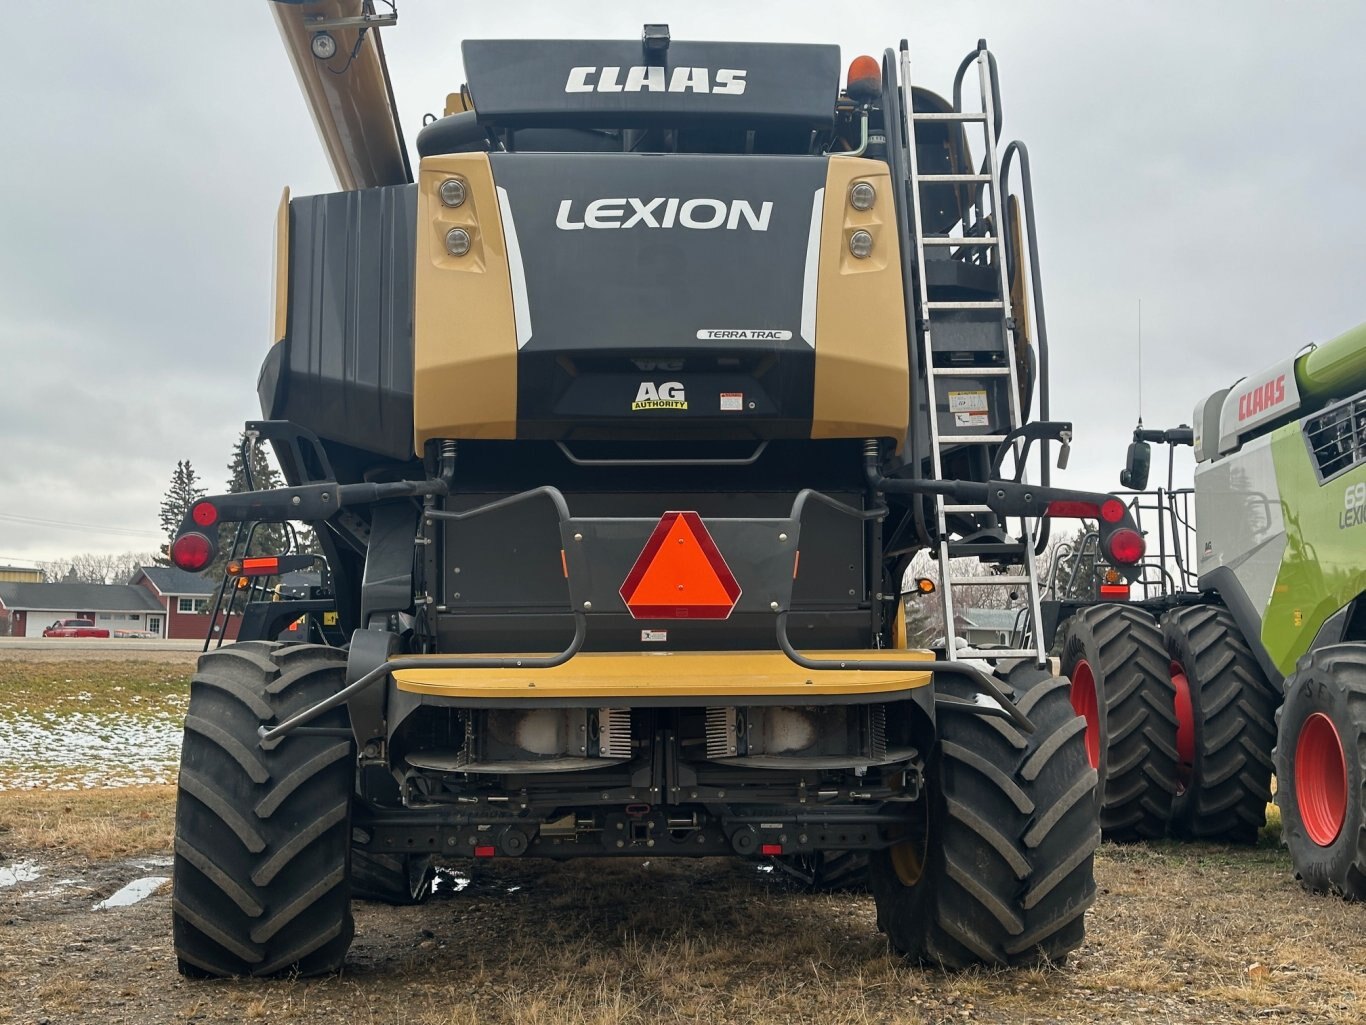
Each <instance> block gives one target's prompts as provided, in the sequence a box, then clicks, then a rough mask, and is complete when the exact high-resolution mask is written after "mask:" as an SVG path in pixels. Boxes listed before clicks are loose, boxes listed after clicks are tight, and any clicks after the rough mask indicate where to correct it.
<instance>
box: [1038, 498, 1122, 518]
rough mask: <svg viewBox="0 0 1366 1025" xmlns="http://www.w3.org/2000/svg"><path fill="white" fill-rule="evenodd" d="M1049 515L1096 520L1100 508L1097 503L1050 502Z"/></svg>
mask: <svg viewBox="0 0 1366 1025" xmlns="http://www.w3.org/2000/svg"><path fill="white" fill-rule="evenodd" d="M1048 515H1049V516H1064V517H1067V518H1068V519H1076V520H1094V519H1096V518H1097V517H1099V516H1100V506H1098V505H1096V503H1095V502H1070V501H1057V502H1049V503H1048ZM1121 515H1122V512H1121Z"/></svg>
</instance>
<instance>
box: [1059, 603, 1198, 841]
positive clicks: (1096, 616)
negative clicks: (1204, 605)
mask: <svg viewBox="0 0 1366 1025" xmlns="http://www.w3.org/2000/svg"><path fill="white" fill-rule="evenodd" d="M1082 661H1085V662H1086V664H1087V665H1088V666H1089V667H1090V670H1091V674H1092V677H1093V679H1094V680H1095V689H1096V726H1097V731H1096V732H1097V736H1096V737H1095V742H1096V746H1097V748H1098V752H1097V755H1098V756H1097V759H1096V772H1097V773H1098V774H1099V777H1100V781H1099V784H1098V785H1097V788H1096V799H1097V805H1098V809H1099V814H1100V828H1101V834H1102V835H1103V836H1104V837H1105V839H1107V840H1113V841H1115V842H1117V843H1131V842H1133V841H1136V840H1151V839H1157V838H1160V837H1163V836H1166V834H1167V822H1168V819H1169V818H1170V817H1171V809H1172V802H1173V800H1174V799H1175V797H1176V789H1177V782H1176V781H1177V775H1176V765H1177V756H1176V711H1175V708H1174V706H1173V704H1172V695H1173V690H1172V683H1171V675H1170V673H1169V672H1168V665H1169V660H1168V658H1167V651H1166V648H1165V647H1164V645H1163V642H1162V631H1161V630H1159V629H1158V626H1157V622H1156V620H1154V619H1153V617H1152V616H1151V615H1149V614H1148V613H1147V612H1145V611H1144V610H1143V609H1137V608H1133V607H1131V606H1127V605H1094V606H1091V607H1090V608H1085V609H1082V610H1081V611H1080V612H1078V613H1077V614H1076V615H1075V616H1073V617H1072V618H1071V619H1069V620H1068V621H1067V622H1066V623H1065V624H1064V626H1063V640H1062V675H1063V676H1066V677H1067V678H1068V679H1069V680H1070V679H1073V678H1074V674H1075V673H1076V672H1077V667H1078V664H1079V663H1080V662H1082Z"/></svg>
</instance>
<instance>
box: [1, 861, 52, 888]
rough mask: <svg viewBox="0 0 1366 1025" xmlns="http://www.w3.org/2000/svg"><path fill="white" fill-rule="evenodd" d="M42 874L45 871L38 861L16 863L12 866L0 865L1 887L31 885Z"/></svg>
mask: <svg viewBox="0 0 1366 1025" xmlns="http://www.w3.org/2000/svg"><path fill="white" fill-rule="evenodd" d="M42 874H43V870H42V868H41V867H39V865H38V863H37V862H36V861H16V862H14V863H13V864H11V865H0V886H14V885H15V884H17V883H31V882H33V880H35V879H37V878H38V877H39V876H40V875H42Z"/></svg>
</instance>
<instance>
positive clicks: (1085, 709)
mask: <svg viewBox="0 0 1366 1025" xmlns="http://www.w3.org/2000/svg"><path fill="white" fill-rule="evenodd" d="M1071 696H1072V708H1073V710H1074V711H1076V713H1077V715H1079V716H1081V717H1082V718H1083V719H1085V720H1086V757H1087V758H1089V759H1090V760H1091V768H1093V769H1098V768H1100V702H1099V700H1098V699H1097V698H1096V678H1095V676H1094V675H1093V674H1092V672H1091V666H1090V665H1089V664H1088V663H1087V661H1086V659H1082V660H1081V661H1079V662H1078V663H1077V664H1076V665H1075V666H1073V668H1072V694H1071Z"/></svg>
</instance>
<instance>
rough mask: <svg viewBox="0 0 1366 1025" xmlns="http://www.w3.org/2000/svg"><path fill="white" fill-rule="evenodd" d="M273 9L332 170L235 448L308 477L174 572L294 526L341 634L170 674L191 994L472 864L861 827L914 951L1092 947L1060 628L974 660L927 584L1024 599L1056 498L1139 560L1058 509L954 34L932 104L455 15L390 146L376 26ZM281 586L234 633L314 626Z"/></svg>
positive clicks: (629, 852) (1121, 541) (270, 970)
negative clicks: (187, 686) (952, 59)
mask: <svg viewBox="0 0 1366 1025" xmlns="http://www.w3.org/2000/svg"><path fill="white" fill-rule="evenodd" d="M273 7H274V11H275V15H276V17H277V18H278V19H279V22H280V25H281V28H282V31H283V36H284V39H285V41H286V44H287V48H288V50H289V53H290V56H291V58H292V60H293V62H294V66H295V69H296V71H297V72H298V76H299V80H300V82H301V84H302V87H303V91H304V94H305V96H306V97H307V98H308V101H309V104H310V106H311V108H312V110H313V114H314V117H315V119H316V121H317V123H318V128H319V133H320V136H321V138H322V140H323V143H324V146H325V148H326V150H327V153H328V155H329V157H330V158H331V161H332V164H333V167H334V169H335V171H336V175H337V178H338V181H339V182H340V184H341V187H342V191H340V192H338V193H335V194H332V195H322V196H311V197H306V198H294V199H289V198H288V197H286V199H285V201H284V202H282V203H281V206H280V211H279V220H278V224H277V231H276V295H275V321H274V334H273V336H272V340H273V341H274V342H275V344H274V345H273V346H272V347H271V348H270V351H269V353H268V354H267V356H266V360H265V364H264V367H263V368H262V371H261V376H260V382H259V393H260V399H261V405H262V409H263V412H264V414H265V418H264V419H262V420H260V421H256V422H252V423H250V424H249V425H248V431H249V435H250V437H251V438H253V439H255V440H268V441H269V442H270V443H271V444H272V446H273V448H274V450H275V453H276V456H277V458H278V461H279V463H280V465H281V467H282V469H283V472H284V476H285V478H286V480H287V482H288V485H289V486H288V487H284V488H280V489H278V490H271V491H257V492H250V493H246V494H236V495H218V496H213V497H210V498H207V499H204V500H202V501H200V502H199V503H197V504H196V505H195V506H194V507H193V508H192V510H191V511H190V513H189V514H188V515H187V517H186V519H185V522H184V524H183V525H182V528H181V531H180V533H179V536H178V537H177V539H176V541H175V542H174V544H173V546H172V558H173V559H174V561H175V562H176V564H177V565H179V566H180V567H182V568H185V569H190V570H201V569H203V568H204V567H205V566H208V565H210V563H211V562H212V561H213V559H214V557H215V554H216V548H217V532H218V529H219V527H220V525H222V524H225V523H246V522H267V523H269V522H282V521H290V520H301V521H305V522H307V523H309V524H311V525H312V526H314V528H315V529H316V530H317V534H318V537H319V539H320V542H321V545H322V548H323V550H324V551H325V553H326V563H327V567H328V569H329V571H330V579H331V586H332V589H333V591H334V593H335V614H336V616H337V617H338V618H339V624H338V626H339V628H340V629H341V630H342V631H343V633H344V635H345V636H346V637H347V638H348V639H349V643H348V644H347V645H346V647H345V648H344V649H339V648H334V647H328V646H325V645H280V644H277V643H272V642H269V641H267V640H265V639H250V638H248V639H245V640H244V641H243V642H242V643H238V644H235V645H229V646H224V647H221V648H219V649H217V650H214V651H210V652H208V653H207V654H206V655H205V656H204V657H203V658H202V659H201V661H200V664H199V669H198V672H197V673H196V675H195V677H194V681H193V683H192V686H191V698H190V708H189V714H188V717H187V720H186V732H185V744H184V754H183V762H182V768H181V773H180V782H179V788H180V789H179V804H178V808H177V822H176V841H175V851H176V864H175V885H174V911H175V918H174V929H175V949H176V953H177V956H178V958H179V960H180V965H181V968H182V970H183V971H184V972H186V973H188V974H203V975H211V976H221V975H238V974H253V975H269V974H274V973H280V972H292V971H297V972H301V973H317V972H326V971H330V970H332V969H335V968H337V967H338V966H339V965H340V964H341V963H342V961H343V958H344V956H345V953H346V950H347V946H348V944H349V943H350V940H351V934H352V918H351V910H350V902H351V898H352V896H353V895H355V896H360V897H366V898H377V899H381V900H388V901H391V902H396V903H416V902H419V901H421V900H422V899H423V898H424V897H426V896H427V895H428V893H429V892H430V886H431V881H432V877H433V872H434V864H435V862H436V861H437V860H438V859H441V860H451V859H457V858H519V857H540V858H554V859H563V858H571V857H579V856H592V857H602V856H613V855H625V856H636V857H638V856H642V855H648V856H650V857H652V858H655V857H661V856H666V855H686V856H694V857H696V856H715V855H735V856H740V857H745V858H752V859H761V858H773V857H800V858H805V859H815V860H817V861H820V860H821V859H824V858H827V857H829V858H832V859H833V858H836V857H838V856H840V855H842V854H844V853H846V852H855V853H858V854H862V855H865V856H867V858H868V860H869V863H870V875H871V886H872V890H873V893H874V896H875V898H876V903H877V909H878V920H879V924H880V926H881V928H882V929H883V930H884V931H885V932H886V933H887V934H888V936H889V938H890V940H891V943H892V945H893V947H894V948H895V949H897V950H899V951H901V952H903V953H904V954H906V955H908V956H909V957H911V958H914V959H917V960H921V961H925V962H928V963H933V964H936V965H944V966H949V967H963V966H969V965H976V964H988V965H1037V964H1041V963H1050V962H1056V961H1057V960H1059V959H1061V958H1063V957H1065V955H1066V954H1067V953H1068V952H1069V951H1071V950H1073V949H1075V948H1076V947H1077V945H1078V944H1080V943H1081V941H1082V936H1083V918H1084V913H1085V911H1086V908H1087V907H1088V906H1089V905H1090V903H1091V901H1092V899H1093V897H1094V895H1095V883H1094V880H1093V874H1092V852H1093V850H1094V848H1095V846H1096V843H1097V842H1098V840H1099V829H1098V826H1097V819H1096V805H1095V778H1096V777H1095V773H1094V772H1093V771H1092V769H1091V767H1090V766H1089V765H1088V764H1087V760H1086V753H1085V750H1084V746H1083V738H1082V732H1083V723H1082V722H1081V721H1080V720H1079V719H1078V718H1077V717H1076V716H1075V714H1074V713H1073V710H1072V707H1071V705H1070V704H1069V703H1068V688H1067V685H1066V683H1065V682H1064V681H1059V680H1056V679H1054V678H1053V677H1052V676H1051V674H1050V673H1049V670H1048V668H1047V660H1046V657H1045V650H1044V648H1043V647H1042V645H1041V643H1038V642H1034V643H1030V644H1028V645H1023V646H1020V647H1016V648H989V649H985V650H973V649H971V648H967V647H965V646H963V645H962V644H961V643H959V642H958V640H957V638H956V637H955V636H954V625H955V617H954V614H953V603H952V594H953V587H954V586H956V585H959V584H964V583H973V584H979V585H980V584H982V583H983V582H985V583H986V584H988V585H991V586H996V587H1000V588H1002V589H1007V590H1010V591H1013V592H1018V593H1019V594H1020V595H1021V596H1023V598H1024V599H1025V601H1026V603H1027V606H1028V613H1029V615H1031V616H1033V617H1037V616H1038V614H1039V587H1038V581H1037V579H1036V577H1035V573H1034V556H1035V553H1036V552H1037V551H1038V550H1039V549H1040V547H1041V546H1042V544H1043V541H1044V536H1043V534H1044V531H1046V528H1047V523H1048V517H1049V516H1067V517H1074V518H1077V517H1091V518H1098V519H1099V520H1100V522H1101V534H1100V538H1101V544H1102V547H1103V548H1104V549H1105V550H1106V552H1107V553H1109V554H1110V555H1111V556H1112V558H1113V559H1114V561H1115V562H1116V563H1117V564H1119V565H1120V566H1121V567H1122V568H1124V569H1126V571H1131V568H1132V566H1133V565H1134V564H1135V563H1136V562H1137V561H1138V560H1139V559H1140V558H1141V556H1142V551H1143V542H1142V538H1141V537H1140V536H1139V534H1138V533H1137V530H1136V527H1135V525H1134V523H1133V521H1132V519H1131V517H1130V516H1129V514H1128V512H1127V511H1126V510H1125V508H1124V505H1123V503H1122V502H1120V501H1118V500H1117V499H1115V498H1114V497H1113V496H1109V495H1103V494H1091V493H1083V492H1076V491H1064V490H1061V489H1058V488H1054V487H1051V486H1049V485H1048V472H1049V459H1050V458H1051V455H1052V452H1051V448H1052V446H1054V445H1061V446H1062V448H1063V449H1064V450H1065V448H1066V445H1067V443H1068V441H1069V440H1070V436H1071V431H1070V425H1069V424H1067V423H1065V422H1055V421H1050V420H1049V419H1048V389H1047V355H1048V352H1047V339H1046V335H1045V333H1044V330H1043V328H1044V324H1043V317H1042V310H1041V309H1040V308H1039V306H1038V300H1039V293H1038V283H1037V273H1036V269H1037V261H1035V260H1033V259H1031V258H1030V257H1032V254H1033V233H1032V230H1031V223H1030V222H1031V216H1030V204H1029V189H1028V168H1027V163H1026V154H1025V151H1024V150H1023V148H1022V147H1020V146H1019V145H1018V144H1012V145H1011V146H1009V147H1006V148H1004V149H1003V150H999V151H998V142H999V135H1000V130H1001V115H1000V107H999V102H998V100H999V97H998V89H997V79H996V66H995V62H994V60H993V58H992V56H991V54H990V53H989V52H988V51H987V50H986V48H985V45H981V46H979V47H978V49H977V50H976V51H974V52H973V53H971V54H970V55H969V56H968V57H967V58H966V59H965V60H964V61H963V63H962V66H961V68H960V70H959V74H958V76H957V79H956V81H955V83H954V87H953V93H952V96H953V99H952V100H951V101H950V100H945V99H944V98H941V97H940V96H937V95H935V94H934V93H931V92H929V91H927V90H924V89H921V88H919V87H917V86H913V85H912V80H911V59H910V53H909V50H908V48H907V47H906V44H905V43H903V44H902V46H901V48H900V50H899V51H892V50H889V51H887V53H886V54H885V55H884V57H883V58H882V60H881V61H878V60H875V59H873V58H871V57H860V58H858V59H856V60H855V61H854V62H853V64H852V65H851V69H850V72H849V76H848V80H847V84H846V85H845V86H844V88H841V86H840V54H839V50H838V48H837V47H835V46H830V45H787V44H781V45H780V44H756V43H710V42H709V43H696V42H683V41H676V40H673V39H671V38H670V33H669V31H668V28H667V27H666V26H662V25H647V26H646V27H645V31H644V34H643V37H642V38H640V39H635V40H627V41H586V40H575V41H569V40H539V41H521V42H516V41H467V42H465V43H464V45H463V55H464V69H465V74H466V77H467V83H468V84H467V85H465V86H462V87H461V88H460V89H459V91H457V92H455V93H453V94H451V96H450V97H449V99H448V101H447V108H446V114H445V116H444V117H442V118H440V119H435V120H433V121H432V122H431V123H430V124H428V125H426V126H425V127H424V128H423V130H422V131H421V133H420V134H419V135H418V136H417V140H416V142H417V152H418V154H419V155H420V162H419V163H418V165H417V167H416V168H415V169H414V168H410V166H409V161H408V157H407V151H406V148H405V145H404V141H403V134H402V132H401V131H400V128H399V120H398V117H397V114H396V112H395V110H394V107H393V102H392V96H391V92H390V89H389V79H388V73H387V71H386V69H385V63H384V54H383V50H382V48H381V47H380V45H379V35H378V31H379V29H380V28H381V27H382V26H384V25H386V24H389V23H390V22H392V21H393V19H394V16H393V15H387V14H386V15H376V14H374V13H372V12H371V10H370V8H369V6H368V5H364V6H363V5H362V4H361V3H359V0H353V2H339V0H333V2H330V3H306V4H285V3H278V4H274V5H273ZM966 81H971V82H973V83H975V85H976V86H977V87H978V88H979V89H980V97H981V102H980V105H977V106H975V107H973V108H965V107H964V105H963V103H962V99H961V94H962V89H963V85H964V83H965V82H966ZM975 91H977V90H974V92H975ZM970 137H975V140H976V142H975V146H974V147H970V146H969V141H968V140H969V138H970ZM908 139H909V140H910V141H908ZM1011 166H1013V167H1014V168H1015V169H1016V171H1017V172H1019V173H1020V175H1021V184H1022V185H1023V194H1022V201H1017V200H1016V199H1014V198H1011V199H1010V200H1009V201H1007V198H1006V197H1007V189H1006V184H1007V182H1008V177H1009V176H1008V171H1009V168H1010V167H1011ZM1026 246H1027V247H1028V249H1026ZM1027 253H1028V254H1029V255H1028V256H1027V255H1026V254H1027ZM1031 268H1034V270H1031ZM1031 303H1032V305H1033V312H1034V316H1033V317H1031V316H1030V308H1029V305H1027V304H1031ZM1031 323H1032V324H1033V325H1035V330H1036V332H1037V333H1036V335H1035V337H1036V343H1034V344H1031V342H1030V341H1029V338H1028V331H1029V329H1030V325H1031ZM1031 409H1033V410H1037V413H1038V415H1037V417H1035V416H1032V415H1031ZM1036 459H1037V461H1038V462H1037V465H1038V477H1039V479H1040V480H1041V482H1042V483H1041V484H1031V483H1027V482H1026V481H1025V479H1024V474H1025V469H1026V466H1027V464H1028V465H1030V466H1033V465H1034V463H1035V460H1036ZM926 548H929V549H931V550H933V551H934V552H936V553H937V554H938V555H939V557H940V558H941V559H942V560H943V564H944V565H946V566H947V565H948V564H949V561H950V559H951V558H952V559H956V560H959V562H961V561H962V557H964V556H976V557H978V558H979V559H980V560H981V563H980V565H981V567H982V568H980V569H977V570H975V571H973V574H972V575H971V576H967V577H962V578H959V577H953V576H950V578H949V579H948V580H947V581H945V586H944V587H943V588H942V590H943V595H944V599H945V602H944V603H945V607H946V609H945V611H946V618H945V624H946V630H947V636H948V641H947V645H946V650H943V651H938V652H935V651H927V650H909V649H908V648H907V646H906V644H905V631H904V611H903V606H902V600H901V587H902V578H903V576H904V575H905V570H906V568H907V566H908V565H909V563H910V560H911V558H912V556H913V555H914V554H915V553H916V552H917V551H920V550H923V549H926ZM228 554H229V555H232V556H235V555H237V554H239V553H236V552H230V553H228ZM287 558H294V559H297V558H298V557H297V556H287ZM234 561H235V560H234ZM956 564H957V563H956ZM281 568H283V563H280V562H277V561H275V560H273V559H271V558H264V559H259V560H244V561H243V562H242V563H241V565H240V572H242V573H243V574H247V575H250V574H253V573H272V572H276V571H278V570H279V569H281ZM272 606H273V607H272V609H271V610H270V612H271V614H270V615H268V616H258V617H256V618H255V619H254V620H253V622H256V623H258V624H261V628H260V630H259V631H258V633H257V636H258V637H261V638H269V637H271V636H273V633H272V632H271V631H272V629H273V627H271V624H272V623H279V622H283V621H285V620H287V619H291V618H293V617H294V616H296V615H297V614H298V611H316V609H314V608H313V607H312V606H311V605H310V606H309V607H308V608H307V609H304V608H302V607H301V606H297V605H295V604H294V603H291V602H289V601H280V602H275V603H272ZM246 621H247V620H246V618H245V617H244V622H246ZM1036 633H1037V631H1036Z"/></svg>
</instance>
